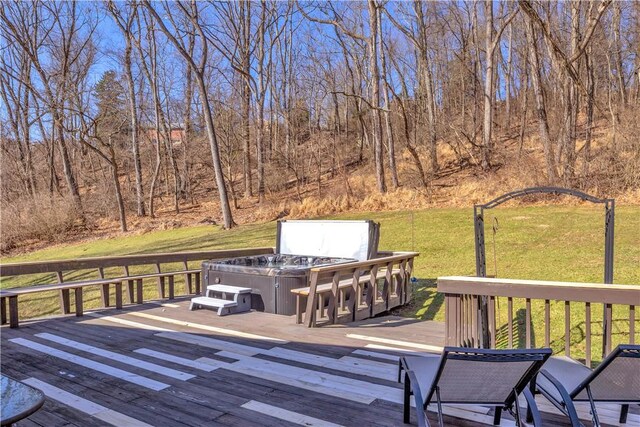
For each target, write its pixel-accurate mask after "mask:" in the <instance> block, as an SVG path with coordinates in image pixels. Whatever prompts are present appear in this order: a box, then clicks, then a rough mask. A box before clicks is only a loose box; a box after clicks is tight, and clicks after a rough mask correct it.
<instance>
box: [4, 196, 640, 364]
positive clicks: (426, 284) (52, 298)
mask: <svg viewBox="0 0 640 427" xmlns="http://www.w3.org/2000/svg"><path fill="white" fill-rule="evenodd" d="M331 218H332V219H333V218H335V219H373V220H375V221H378V222H380V224H381V237H380V249H381V250H398V251H402V250H414V251H417V252H420V257H418V258H417V259H416V262H415V271H414V274H415V276H416V277H417V278H418V279H419V280H418V282H417V283H415V284H414V289H415V293H414V295H415V298H414V300H413V301H412V303H411V304H410V305H408V306H406V307H404V308H403V309H402V310H400V311H399V313H400V314H401V315H403V316H408V317H416V318H419V319H423V320H438V321H442V320H444V305H443V298H442V295H439V294H438V293H437V292H435V278H437V277H439V276H447V275H461V276H464V275H474V274H475V254H474V234H473V210H472V209H470V208H469V209H429V210H420V211H415V212H409V211H403V212H374V213H358V214H345V215H338V216H334V217H331ZM494 218H495V219H494ZM494 224H497V230H496V231H495V233H494V231H493V226H494ZM275 234H276V223H275V222H271V223H266V224H254V225H246V226H241V227H238V228H236V229H233V230H230V231H225V230H221V229H220V228H219V227H217V226H209V225H207V226H195V227H188V228H181V229H177V230H166V231H155V232H149V233H146V234H142V235H137V236H125V237H117V238H112V239H103V240H96V241H92V242H87V243H79V244H72V245H65V246H56V247H52V248H49V249H45V250H41V251H37V252H33V253H30V254H26V255H21V256H18V257H11V258H3V259H2V262H3V263H9V262H25V261H42V260H52V259H72V258H81V257H93V256H109V255H120V254H143V253H154V252H178V251H196V250H214V249H231V248H247V247H258V246H273V245H274V244H275ZM485 238H486V259H487V274H488V275H496V276H497V277H503V278H515V279H538V280H556V281H577V282H595V283H598V282H602V280H603V275H604V209H602V207H591V206H572V207H560V206H544V207H517V208H504V207H499V208H496V209H492V210H488V211H486V212H485ZM614 257H615V262H614V282H615V283H619V284H639V283H640V267H639V266H640V209H639V208H638V207H632V206H622V207H617V209H616V229H615V249H614ZM190 267H194V268H195V267H197V265H190ZM143 272H148V270H143V269H138V270H135V269H132V273H143ZM114 273H115V274H117V272H115V271H114ZM84 274H85V275H86V274H89V273H88V272H84ZM81 277H82V274H81V273H80V272H79V273H74V274H73V275H71V274H70V275H69V276H68V277H65V280H72V279H78V278H81ZM47 280H48V281H49V282H51V281H52V280H53V281H55V279H54V278H53V276H48V277H43V276H40V277H38V278H35V279H34V278H24V277H23V278H10V279H5V280H3V281H2V283H1V287H2V288H9V287H15V286H26V285H30V284H35V283H47ZM43 281H44V282H43ZM176 286H177V289H178V290H180V289H181V287H180V286H181V283H180V282H179V281H178V282H177V283H176ZM145 294H147V295H148V296H147V295H145V297H151V296H153V295H155V291H154V287H153V285H152V284H151V285H147V288H146V289H145ZM97 304H99V296H98V293H97V291H96V295H93V294H91V295H89V300H88V301H87V302H86V306H87V308H91V307H92V306H97ZM498 305H499V309H498V316H499V320H500V322H499V323H500V324H501V330H504V328H505V322H506V310H507V308H506V307H507V304H506V299H505V300H500V301H499V303H498ZM639 305H640V304H639ZM27 306H28V307H27ZM523 306H524V301H515V304H514V315H516V316H517V315H518V313H519V311H518V310H521V309H522V308H523ZM58 309H59V307H58V301H57V296H56V295H46V296H45V295H44V294H42V295H38V296H37V298H34V299H33V300H31V299H29V300H28V299H27V298H24V301H23V299H21V315H25V316H31V315H33V316H35V315H42V314H51V313H54V312H56V311H57V310H58ZM543 310H544V309H543V307H542V304H538V303H536V302H534V304H533V311H534V313H533V319H534V339H535V342H536V343H538V344H539V343H541V342H543V340H544V331H543V329H542V319H543V318H544V317H543V313H544V311H543ZM551 315H552V319H557V320H556V321H555V322H553V327H552V331H551V340H552V347H553V348H554V350H555V351H557V352H560V351H562V350H563V349H564V322H563V319H564V305H563V304H562V303H554V304H553V307H552V313H551ZM592 317H593V319H592V321H593V323H594V331H593V332H594V336H593V348H594V349H596V348H598V345H599V342H601V339H602V336H601V331H600V330H599V327H598V325H601V322H602V309H601V307H599V306H598V305H594V306H593V307H592ZM571 319H572V329H571V340H572V347H573V348H575V349H576V351H577V352H578V353H577V355H579V354H580V351H582V352H584V306H583V305H582V304H577V303H576V304H571ZM614 319H615V322H614V331H613V335H614V344H615V343H618V342H624V341H627V342H628V340H629V336H628V333H629V326H628V310H627V309H625V308H624V307H618V308H616V309H615V310H614ZM639 321H640V319H639ZM600 328H601V326H600ZM521 329H522V328H520V329H518V331H520V330H521ZM518 331H516V332H518ZM636 331H638V332H637V334H639V335H638V336H637V337H636V341H640V324H638V325H637V326H636ZM505 333H506V332H505ZM498 338H499V341H500V342H503V341H504V337H502V336H500V337H498ZM514 339H521V337H520V336H519V335H516V337H515V338H514ZM516 342H517V341H516ZM581 349H582V350H581ZM582 354H583V353H582ZM594 360H597V355H595V354H594Z"/></svg>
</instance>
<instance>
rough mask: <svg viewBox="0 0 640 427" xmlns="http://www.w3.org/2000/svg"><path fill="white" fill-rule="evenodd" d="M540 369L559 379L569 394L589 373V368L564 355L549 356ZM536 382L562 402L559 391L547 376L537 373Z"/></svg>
mask: <svg viewBox="0 0 640 427" xmlns="http://www.w3.org/2000/svg"><path fill="white" fill-rule="evenodd" d="M542 369H544V370H545V371H547V372H549V373H550V374H551V375H553V377H554V378H556V379H557V380H558V381H560V383H561V384H562V385H563V386H564V388H565V389H567V391H568V392H569V394H571V392H572V391H574V390H575V389H576V388H577V387H578V386H579V385H580V384H581V383H582V382H583V381H584V380H585V379H586V378H587V377H588V376H589V374H591V369H589V368H587V367H586V366H584V365H583V364H582V363H580V362H577V361H575V360H573V359H571V358H570V357H566V356H554V357H550V358H549V360H547V361H546V362H545V364H544V365H542ZM536 384H537V385H538V387H540V388H543V389H545V390H548V392H549V394H551V396H552V397H553V398H554V399H556V400H557V401H558V402H562V396H561V395H560V392H559V391H558V390H557V389H556V388H555V387H554V386H553V384H551V381H550V380H549V379H548V378H547V377H545V376H544V375H539V376H538V377H537V379H536Z"/></svg>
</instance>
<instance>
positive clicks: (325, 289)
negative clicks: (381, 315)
mask: <svg viewBox="0 0 640 427" xmlns="http://www.w3.org/2000/svg"><path fill="white" fill-rule="evenodd" d="M391 275H392V277H394V278H397V277H398V276H399V275H400V270H398V269H394V270H392V272H391ZM386 277H387V271H386V270H382V269H381V270H378V271H377V273H376V280H378V279H385V278H386ZM369 282H371V274H364V275H362V276H360V277H359V278H358V285H364V284H366V283H369ZM352 287H353V280H352V279H343V280H340V281H339V282H338V292H339V299H340V301H339V302H340V309H341V310H344V302H345V290H347V289H351V288H352ZM332 288H333V284H332V283H325V284H322V285H318V286H317V287H316V294H317V295H318V297H319V304H320V310H321V311H322V312H324V305H325V296H326V295H327V294H330V293H331V292H332ZM309 291H310V287H309V286H307V287H304V288H296V289H292V290H291V293H293V294H295V295H296V323H297V324H300V323H302V313H303V312H304V310H305V307H306V298H307V297H308V296H309ZM356 298H358V299H359V296H356ZM359 303H360V301H358V302H357V303H356V306H357V305H359Z"/></svg>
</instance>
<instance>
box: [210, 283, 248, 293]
mask: <svg viewBox="0 0 640 427" xmlns="http://www.w3.org/2000/svg"><path fill="white" fill-rule="evenodd" d="M252 290H253V289H251V288H241V287H240V286H229V285H209V286H207V294H208V293H209V292H219V293H224V294H250V293H251V291H252Z"/></svg>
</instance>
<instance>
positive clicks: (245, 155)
mask: <svg viewBox="0 0 640 427" xmlns="http://www.w3.org/2000/svg"><path fill="white" fill-rule="evenodd" d="M240 19H241V21H242V22H241V23H240V28H241V34H239V35H238V37H239V38H240V39H241V45H240V50H241V55H242V58H241V62H242V73H243V75H242V76H241V83H240V84H241V85H242V91H241V94H242V110H241V111H242V171H243V173H244V197H245V198H248V197H252V196H253V187H252V183H251V150H250V146H251V139H250V138H251V136H250V132H249V114H250V112H251V85H250V73H251V63H250V57H249V56H250V46H249V43H250V34H251V2H250V1H246V0H241V1H240Z"/></svg>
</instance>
